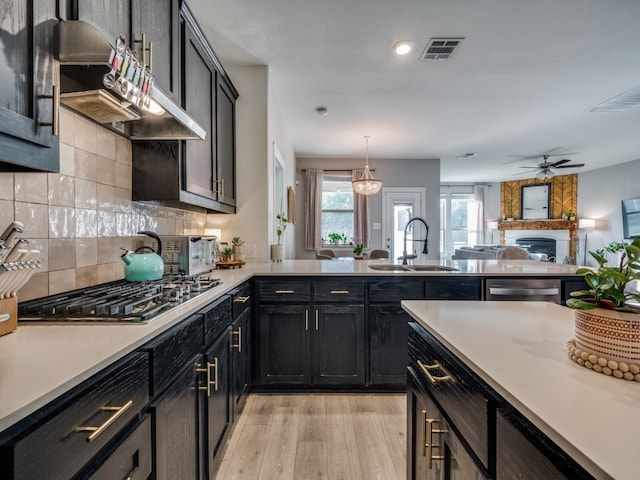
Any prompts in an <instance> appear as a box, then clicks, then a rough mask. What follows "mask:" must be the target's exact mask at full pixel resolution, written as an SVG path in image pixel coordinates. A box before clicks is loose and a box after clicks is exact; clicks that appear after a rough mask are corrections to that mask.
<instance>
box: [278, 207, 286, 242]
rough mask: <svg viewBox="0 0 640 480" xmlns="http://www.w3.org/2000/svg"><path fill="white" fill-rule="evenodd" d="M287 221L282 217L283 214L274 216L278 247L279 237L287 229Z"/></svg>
mask: <svg viewBox="0 0 640 480" xmlns="http://www.w3.org/2000/svg"><path fill="white" fill-rule="evenodd" d="M288 222H289V220H288V219H287V217H285V216H284V212H280V213H279V214H277V215H276V236H277V237H278V245H280V237H281V236H282V235H283V234H284V231H285V230H286V229H287V223H288Z"/></svg>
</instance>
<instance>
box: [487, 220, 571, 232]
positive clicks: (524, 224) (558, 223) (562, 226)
mask: <svg viewBox="0 0 640 480" xmlns="http://www.w3.org/2000/svg"><path fill="white" fill-rule="evenodd" d="M577 228H578V223H577V222H576V221H574V220H559V219H558V220H510V221H503V222H499V223H498V230H570V231H572V232H574V231H575V230H576V229H577ZM571 236H573V235H571Z"/></svg>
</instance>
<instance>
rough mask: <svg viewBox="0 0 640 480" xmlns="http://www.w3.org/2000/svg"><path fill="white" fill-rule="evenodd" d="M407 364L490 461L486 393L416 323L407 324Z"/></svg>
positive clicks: (484, 460)
mask: <svg viewBox="0 0 640 480" xmlns="http://www.w3.org/2000/svg"><path fill="white" fill-rule="evenodd" d="M409 366H410V367H411V368H412V369H413V370H414V371H415V372H416V373H417V377H418V379H419V381H420V382H421V383H422V384H423V385H424V387H425V388H426V389H427V390H428V391H429V392H430V393H431V395H433V397H434V398H435V400H436V401H437V402H438V403H439V405H440V407H441V409H442V411H443V413H444V415H445V416H446V417H447V420H448V421H449V422H450V423H452V424H453V425H455V427H456V428H457V429H458V431H459V432H460V434H461V435H462V437H464V438H465V440H466V441H467V443H468V444H469V446H470V447H471V449H472V450H473V452H474V453H475V455H476V456H477V457H478V459H479V460H480V461H481V462H482V464H483V465H484V466H485V468H489V465H490V458H489V455H490V449H489V445H490V438H489V424H490V421H489V418H490V415H492V413H491V412H492V407H491V405H490V402H491V400H490V398H489V397H488V393H487V392H486V391H485V390H484V389H483V388H481V386H480V383H479V382H478V381H477V380H476V379H475V378H474V377H473V376H472V375H471V373H470V372H469V371H468V370H467V369H466V368H465V367H464V366H463V365H460V364H459V363H457V362H456V361H455V360H454V359H453V357H451V356H450V355H448V354H446V353H445V352H444V350H443V349H442V348H441V347H439V346H438V345H437V343H436V341H435V339H433V338H431V337H430V336H429V335H428V334H427V333H426V332H424V330H423V329H422V328H421V327H420V326H418V325H417V324H416V323H414V322H412V323H410V324H409Z"/></svg>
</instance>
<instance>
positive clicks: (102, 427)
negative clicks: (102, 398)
mask: <svg viewBox="0 0 640 480" xmlns="http://www.w3.org/2000/svg"><path fill="white" fill-rule="evenodd" d="M131 405H133V400H129V401H128V402H127V403H125V404H124V405H123V406H121V407H100V411H103V412H113V415H111V416H110V417H109V418H107V420H106V421H105V422H104V423H103V424H102V425H100V426H99V427H88V426H87V427H77V428H76V432H92V433H91V435H89V436H88V437H87V442H93V441H94V440H95V439H96V438H98V435H100V434H101V433H102V432H104V431H105V430H106V429H107V428H109V425H111V424H112V423H113V422H115V421H116V420H117V419H118V418H119V417H120V416H121V415H122V414H123V413H124V412H126V411H127V410H128V409H129V408H130V407H131Z"/></svg>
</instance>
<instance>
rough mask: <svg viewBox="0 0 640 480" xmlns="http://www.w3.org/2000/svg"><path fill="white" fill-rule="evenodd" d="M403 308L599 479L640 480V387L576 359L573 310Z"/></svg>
mask: <svg viewBox="0 0 640 480" xmlns="http://www.w3.org/2000/svg"><path fill="white" fill-rule="evenodd" d="M402 306H403V308H404V309H405V310H406V311H407V312H409V314H410V315H411V316H412V317H413V318H415V319H416V320H417V321H418V322H419V323H420V324H421V325H422V326H424V327H425V328H426V329H427V330H428V331H429V332H430V333H432V334H433V335H434V336H435V337H436V338H437V339H438V340H439V341H440V342H441V343H442V344H443V345H445V346H446V347H447V348H448V349H449V350H451V352H453V353H454V354H455V355H456V356H457V357H458V358H460V359H461V360H462V361H463V362H464V363H465V364H466V365H467V366H469V367H470V368H471V369H472V370H473V371H474V372H475V373H476V374H478V376H480V377H481V378H482V379H483V380H484V381H486V382H487V384H489V385H490V386H491V387H492V388H493V389H494V390H495V391H496V392H497V393H499V394H500V395H501V396H502V397H503V398H505V400H507V401H508V402H509V403H511V404H512V405H513V406H514V407H515V408H517V409H518V410H519V411H520V412H521V413H522V414H523V415H524V416H526V417H527V418H528V419H529V420H530V421H532V422H533V423H534V424H535V425H536V426H537V427H538V428H540V430H542V431H543V432H544V433H545V434H546V435H548V436H549V437H550V438H551V439H552V440H553V441H554V442H555V443H556V444H558V446H560V447H561V448H562V449H563V450H565V451H566V452H567V453H568V454H569V455H571V456H572V457H573V458H574V459H575V460H576V461H577V462H579V463H580V464H581V465H583V466H584V467H585V468H586V469H587V470H589V471H590V472H591V473H592V474H593V475H594V476H595V477H596V478H614V479H616V480H624V479H637V478H638V475H640V473H639V472H640V455H638V445H640V383H638V382H630V381H626V380H618V379H615V378H612V377H607V376H606V375H603V374H600V373H596V372H594V371H591V370H588V369H586V368H585V367H581V366H579V365H578V364H576V363H574V362H572V361H571V360H570V359H569V358H568V356H567V345H566V344H567V341H568V340H570V339H572V338H573V336H574V330H573V311H572V310H571V309H569V308H567V307H562V306H560V305H556V304H552V303H543V302H444V301H403V302H402Z"/></svg>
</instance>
